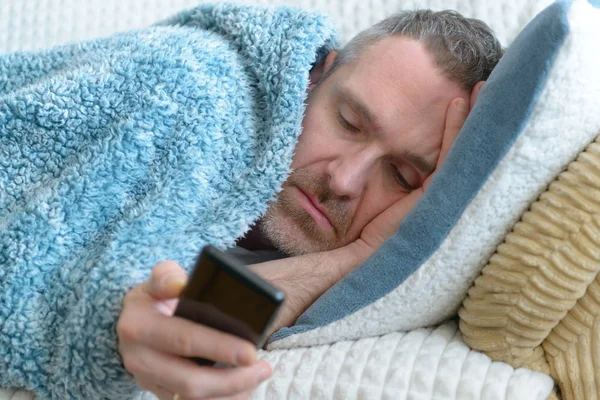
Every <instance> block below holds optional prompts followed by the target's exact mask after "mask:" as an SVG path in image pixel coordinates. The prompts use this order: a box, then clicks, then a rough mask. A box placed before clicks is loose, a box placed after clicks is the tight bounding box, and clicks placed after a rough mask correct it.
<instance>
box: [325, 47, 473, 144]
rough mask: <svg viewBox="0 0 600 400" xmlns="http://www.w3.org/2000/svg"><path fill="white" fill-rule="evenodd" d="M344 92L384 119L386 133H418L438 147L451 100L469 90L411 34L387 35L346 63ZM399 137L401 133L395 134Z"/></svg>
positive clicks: (340, 83) (341, 88) (340, 85)
mask: <svg viewBox="0 0 600 400" xmlns="http://www.w3.org/2000/svg"><path fill="white" fill-rule="evenodd" d="M343 75H344V76H343V77H341V79H340V80H339V81H338V82H337V84H336V90H337V91H338V92H339V93H342V94H343V93H353V94H354V95H355V96H356V97H357V98H358V99H360V101H361V102H362V103H363V104H365V105H366V106H367V107H368V108H369V109H370V110H371V111H372V112H373V113H374V114H375V115H376V116H377V119H378V120H379V121H381V123H382V126H383V128H384V131H387V132H388V133H389V134H393V133H396V134H398V133H399V132H398V130H399V129H398V128H397V127H402V132H401V133H402V138H401V139H403V140H405V139H407V136H406V135H408V136H410V135H413V136H414V139H415V142H423V150H424V151H433V150H435V147H436V146H437V145H439V143H440V142H441V135H442V131H443V128H444V122H445V116H446V110H447V107H448V105H449V104H450V102H451V101H452V99H454V98H456V97H462V98H464V99H465V100H468V94H467V93H466V92H465V91H464V90H462V89H461V88H460V86H459V85H458V84H457V83H455V82H452V81H451V80H450V79H448V78H447V77H446V76H444V75H443V73H442V72H441V70H440V69H439V68H438V67H437V66H436V65H435V63H434V60H433V57H432V56H431V55H430V54H429V51H428V50H427V49H426V48H425V46H424V45H423V44H422V43H420V42H418V41H416V40H413V39H411V38H406V37H399V36H396V37H388V38H385V39H382V40H380V41H378V42H376V43H374V44H372V45H371V46H369V47H368V48H367V49H366V50H365V51H364V52H362V54H361V55H360V58H359V59H358V60H356V61H354V62H352V63H350V64H349V65H348V66H347V69H346V71H345V72H344V73H343ZM396 136H398V135H396Z"/></svg>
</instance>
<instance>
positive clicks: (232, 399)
mask: <svg viewBox="0 0 600 400" xmlns="http://www.w3.org/2000/svg"><path fill="white" fill-rule="evenodd" d="M252 392H254V389H251V390H247V391H245V392H242V393H238V394H236V395H233V396H225V397H214V398H212V399H211V400H247V399H249V398H250V396H252Z"/></svg>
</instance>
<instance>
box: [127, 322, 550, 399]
mask: <svg viewBox="0 0 600 400" xmlns="http://www.w3.org/2000/svg"><path fill="white" fill-rule="evenodd" d="M261 356H262V358H264V359H265V360H267V361H268V362H269V363H270V364H271V365H272V366H273V368H274V376H275V377H276V378H272V379H270V380H268V381H266V382H264V383H263V384H261V385H260V386H259V387H258V388H257V389H256V390H255V391H254V393H253V395H252V397H251V399H252V400H260V399H298V400H301V399H302V400H306V399H312V400H319V399H332V400H352V399H362V400H370V399H390V400H402V399H411V400H424V399H439V400H475V399H481V400H510V399H514V400H521V399H528V400H538V399H539V400H542V399H546V397H548V394H549V393H550V391H551V390H552V386H553V382H552V379H551V378H550V377H548V376H547V375H544V374H542V373H539V372H533V371H530V370H527V369H517V370H514V369H513V368H512V367H511V366H509V365H508V364H505V363H500V362H492V361H491V360H490V358H489V357H487V356H485V355H483V354H481V353H478V352H476V351H473V350H470V349H469V348H468V347H467V345H466V344H465V343H464V342H463V341H462V338H461V335H460V331H458V329H457V327H456V324H455V323H454V322H449V323H446V324H444V325H441V326H439V327H438V328H436V329H418V330H414V331H412V332H409V333H400V332H395V333H390V334H388V335H384V336H380V337H375V338H367V339H360V340H357V341H345V342H338V343H335V344H333V345H324V346H315V347H310V348H299V349H291V350H285V351H284V350H276V351H270V352H262V353H261ZM155 399H156V398H155V397H154V396H153V395H152V394H150V393H145V394H144V395H142V396H140V397H139V398H138V400H155Z"/></svg>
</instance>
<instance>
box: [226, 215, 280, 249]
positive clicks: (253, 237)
mask: <svg viewBox="0 0 600 400" xmlns="http://www.w3.org/2000/svg"><path fill="white" fill-rule="evenodd" d="M235 245H236V246H238V247H242V248H244V249H246V250H250V251H257V250H277V249H276V248H275V246H273V244H272V243H271V242H270V241H269V240H268V239H267V238H266V237H265V236H264V235H263V234H262V233H261V231H260V221H258V222H257V223H255V224H254V225H252V226H251V227H250V230H249V231H248V232H246V234H245V235H244V236H243V237H241V238H239V239H238V240H237V242H236V243H235Z"/></svg>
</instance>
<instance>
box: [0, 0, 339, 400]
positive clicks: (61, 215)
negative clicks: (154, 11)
mask: <svg viewBox="0 0 600 400" xmlns="http://www.w3.org/2000/svg"><path fill="white" fill-rule="evenodd" d="M335 45H336V39H335V30H334V28H333V25H332V24H331V23H330V22H329V20H327V19H326V18H324V17H322V16H320V15H317V14H314V13H309V12H306V11H301V10H297V9H293V8H285V7H280V8H259V7H252V6H240V5H231V4H222V5H203V6H199V7H197V8H195V9H192V10H188V11H185V12H183V13H180V14H178V15H177V16H175V17H173V18H171V19H169V20H166V21H164V22H163V23H161V24H160V25H158V26H154V27H151V28H147V29H141V30H137V31H131V32H126V33H122V34H118V35H114V36H112V37H109V38H105V39H99V40H93V41H89V42H85V43H76V44H70V45H66V46H61V47H58V48H55V49H52V50H48V51H41V52H29V53H14V54H7V55H2V56H0V292H2V293H3V295H2V297H1V298H0V387H1V386H5V387H6V386H15V387H26V388H28V389H31V390H34V391H36V392H37V393H38V394H39V395H40V396H41V397H42V398H53V399H65V398H86V397H88V398H105V397H108V398H112V399H117V398H131V396H132V395H133V393H134V392H135V391H136V390H137V388H136V386H135V384H134V382H133V380H132V378H131V376H130V375H128V374H127V372H126V371H125V370H124V368H123V367H122V365H121V359H120V356H119V354H118V351H117V338H116V333H115V325H116V322H117V318H118V315H119V311H120V308H121V302H122V299H123V296H124V295H125V293H126V292H127V290H129V289H130V288H131V287H133V286H135V285H136V284H138V283H140V282H141V281H143V280H145V279H147V278H148V277H149V274H150V270H151V268H152V266H153V265H154V264H155V263H156V262H158V261H160V260H164V259H173V260H176V261H178V262H179V263H180V264H181V265H183V266H184V267H185V268H188V269H189V268H190V267H191V266H192V265H193V261H194V258H195V256H196V255H197V253H198V251H199V249H200V248H201V247H202V246H203V245H204V244H207V243H211V244H213V245H216V246H220V247H225V246H230V245H232V244H233V243H234V241H235V239H236V238H237V237H239V236H241V235H242V234H243V233H244V232H245V231H246V230H247V229H248V226H249V225H250V224H251V223H252V222H253V221H254V220H255V219H257V218H258V217H259V216H260V215H261V214H262V213H263V212H264V211H265V209H266V203H267V202H268V201H269V200H271V199H273V197H274V195H275V194H276V192H277V191H278V190H279V189H280V187H281V184H282V183H283V181H284V180H285V178H286V177H287V175H288V173H289V164H290V162H291V157H292V155H293V149H294V146H295V143H296V139H297V136H298V135H299V133H300V129H301V122H302V116H303V112H304V99H305V92H306V88H307V85H308V72H309V70H310V67H311V65H313V64H314V63H315V62H316V61H317V60H318V59H319V58H320V57H322V56H323V55H324V54H326V53H327V51H328V50H329V49H331V48H333V47H334V46H335Z"/></svg>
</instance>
